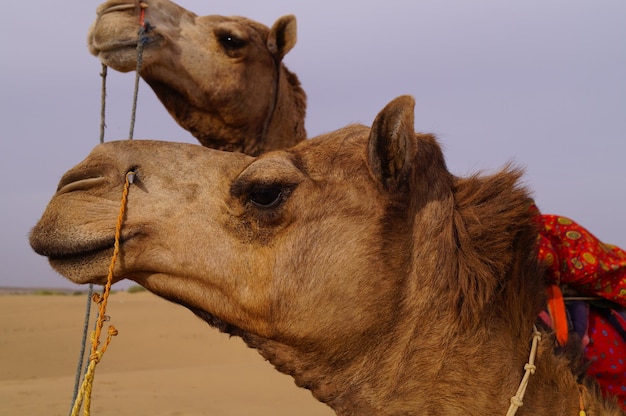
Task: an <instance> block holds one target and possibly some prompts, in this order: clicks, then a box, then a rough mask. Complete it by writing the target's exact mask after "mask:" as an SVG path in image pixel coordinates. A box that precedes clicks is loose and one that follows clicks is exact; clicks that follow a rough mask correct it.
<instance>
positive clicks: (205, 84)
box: [88, 0, 306, 155]
mask: <svg viewBox="0 0 626 416" xmlns="http://www.w3.org/2000/svg"><path fill="white" fill-rule="evenodd" d="M142 3H143V4H147V8H146V9H145V21H146V22H148V23H149V30H148V32H147V33H146V35H145V36H146V40H147V43H146V44H145V46H144V52H143V59H142V70H141V77H142V78H143V79H144V80H145V81H146V82H147V83H148V85H150V86H151V87H152V89H153V90H154V92H155V93H156V95H157V96H158V97H159V99H160V100H161V102H162V103H163V105H164V106H165V107H166V108H167V110H168V111H169V113H170V114H171V115H172V117H174V119H175V120H176V121H177V122H178V123H179V124H180V125H181V126H182V127H183V128H184V129H186V130H188V131H189V132H191V134H193V136H194V137H196V138H197V139H198V140H199V141H200V143H201V144H202V145H204V146H208V147H212V148H216V149H222V150H229V151H239V152H244V153H247V154H250V155H258V154H260V153H262V152H265V151H268V150H274V149H281V148H286V147H290V146H293V145H295V144H296V143H298V142H299V141H301V140H304V139H305V138H306V131H305V129H304V116H305V109H306V96H305V93H304V91H303V90H302V88H301V87H300V82H299V81H298V78H297V77H296V75H295V74H293V73H291V72H289V70H287V68H286V67H285V65H284V64H283V63H282V59H283V58H284V56H285V55H286V54H287V53H288V52H289V51H290V50H291V49H292V48H293V47H294V46H295V43H296V19H295V17H294V16H292V15H289V16H283V17H281V18H280V19H278V20H277V21H276V22H275V23H274V25H273V26H272V27H271V28H268V27H266V26H264V25H262V24H260V23H257V22H255V21H252V20H250V19H246V18H244V17H224V16H197V15H196V14H194V13H192V12H190V11H188V10H186V9H184V8H182V7H180V6H178V5H177V4H175V3H173V2H171V1H169V0H144V1H143V2H142ZM139 13H140V7H139V3H138V2H136V1H133V0H109V1H107V2H105V3H103V4H102V5H101V6H100V7H99V8H98V16H97V18H96V21H95V22H94V23H93V25H92V26H91V28H90V30H89V36H88V43H89V50H90V52H91V53H92V54H94V55H95V56H97V57H98V58H99V59H100V60H101V61H102V62H103V63H104V64H106V65H108V66H110V67H112V68H114V69H116V70H118V71H122V72H128V71H133V70H135V69H136V66H137V51H136V45H137V41H138V36H137V33H138V30H139V28H140V25H139Z"/></svg>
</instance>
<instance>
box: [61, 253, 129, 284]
mask: <svg viewBox="0 0 626 416" xmlns="http://www.w3.org/2000/svg"><path fill="white" fill-rule="evenodd" d="M112 255H113V249H108V250H102V251H98V252H95V253H89V254H84V255H79V256H74V257H67V258H50V259H49V262H50V266H52V268H53V269H54V270H55V271H56V272H58V273H59V274H60V275H62V276H63V277H65V278H67V279H68V280H70V281H72V282H74V283H77V284H81V285H82V284H87V283H94V284H101V285H103V284H105V283H106V282H107V273H108V271H107V268H108V267H109V264H110V262H111V256H112ZM119 280H122V279H120V278H116V279H114V281H113V283H115V282H117V281H119Z"/></svg>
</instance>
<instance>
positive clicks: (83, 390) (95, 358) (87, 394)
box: [71, 171, 135, 416]
mask: <svg viewBox="0 0 626 416" xmlns="http://www.w3.org/2000/svg"><path fill="white" fill-rule="evenodd" d="M134 175H135V172H133V171H131V172H128V173H127V174H126V180H125V182H124V190H123V191H122V201H121V202H120V211H119V214H118V216H117V224H116V226H115V244H114V246H113V256H112V257H111V263H110V265H109V273H108V276H107V283H106V285H105V286H104V290H103V292H102V296H100V295H99V294H98V293H95V294H94V295H93V297H92V300H93V301H94V302H96V303H98V304H99V305H100V309H99V311H98V319H97V321H96V329H95V330H94V331H93V332H92V334H91V355H90V356H89V367H88V368H87V373H86V374H85V378H84V379H83V383H82V385H81V387H80V391H79V392H78V397H77V398H76V401H75V402H74V407H73V408H72V413H71V415H72V416H76V415H78V412H79V411H80V408H81V406H82V403H83V399H84V401H85V407H84V415H85V416H89V412H90V406H91V391H92V387H93V379H94V376H95V371H96V365H97V364H98V363H99V362H100V360H101V359H102V356H103V355H104V352H105V351H106V349H107V347H108V346H109V343H110V342H111V339H112V337H114V336H115V335H117V329H115V327H114V326H113V325H109V328H108V331H107V338H106V341H105V343H104V345H103V346H102V349H100V350H98V346H99V345H100V335H101V333H102V327H103V326H104V322H105V321H108V316H107V315H106V308H107V302H108V299H109V294H110V293H111V285H112V283H113V269H114V268H115V262H116V260H117V257H118V255H119V251H120V236H121V233H122V224H123V222H124V214H125V212H126V203H127V201H128V190H129V188H130V184H131V183H132V182H133V179H134Z"/></svg>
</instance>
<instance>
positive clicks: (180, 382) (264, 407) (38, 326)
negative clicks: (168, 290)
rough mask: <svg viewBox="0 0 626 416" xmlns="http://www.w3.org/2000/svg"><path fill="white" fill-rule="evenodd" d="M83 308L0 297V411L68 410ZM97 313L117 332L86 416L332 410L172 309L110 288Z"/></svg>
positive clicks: (65, 299)
mask: <svg viewBox="0 0 626 416" xmlns="http://www.w3.org/2000/svg"><path fill="white" fill-rule="evenodd" d="M85 303H86V296H85V295H48V296H44V295H34V294H19V295H16V294H11V295H7V294H4V295H0V415H2V416H9V415H11V416H12V415H22V416H23V415H46V416H56V415H68V414H69V412H70V408H71V401H72V394H73V389H74V378H75V371H76V365H77V361H78V356H79V352H80V340H81V334H82V327H83V321H84V312H85ZM95 311H96V309H95V306H94V307H93V308H92V320H93V316H94V315H95ZM107 314H108V315H109V316H110V322H109V323H110V324H112V325H114V326H115V327H116V328H117V330H118V331H119V335H118V336H117V337H114V338H113V340H112V342H111V344H110V346H109V348H108V350H107V351H106V353H105V354H104V356H103V358H102V361H101V362H100V363H99V364H98V366H97V368H96V374H95V380H94V386H93V395H92V405H91V415H92V416H120V415H133V416H141V415H153V416H158V415H171V416H174V415H177V416H183V415H233V416H241V415H279V416H280V415H290V416H291V415H303V416H307V415H310V416H325V415H326V416H328V415H333V414H334V413H333V412H332V411H331V410H330V408H328V407H327V406H326V405H324V404H322V403H319V402H317V401H316V400H315V399H314V398H313V396H312V395H311V393H310V392H309V391H307V390H304V389H301V388H299V387H297V386H296V385H295V384H294V382H293V379H292V378H291V377H289V376H286V375H283V374H280V373H278V372H277V371H276V370H275V369H274V368H273V367H272V365H271V364H269V363H267V362H266V361H264V360H263V358H262V357H261V356H260V355H259V354H258V353H257V352H256V351H254V350H251V349H249V348H247V347H246V346H245V345H244V343H243V342H242V341H241V340H240V339H238V338H229V337H228V336H227V335H224V334H221V333H219V332H218V331H217V330H215V329H213V328H211V327H209V326H208V325H207V324H206V323H204V322H203V321H201V320H200V319H198V318H197V317H195V316H194V315H193V314H192V313H191V312H189V311H188V310H186V309H185V308H183V307H181V306H178V305H175V304H172V303H169V302H168V301H165V300H163V299H161V298H158V297H157V296H155V295H152V294H150V293H147V292H141V293H128V292H118V293H114V294H112V295H111V297H110V298H109V304H108V309H107ZM90 328H93V325H90ZM106 328H107V324H105V331H106ZM81 414H82V412H81Z"/></svg>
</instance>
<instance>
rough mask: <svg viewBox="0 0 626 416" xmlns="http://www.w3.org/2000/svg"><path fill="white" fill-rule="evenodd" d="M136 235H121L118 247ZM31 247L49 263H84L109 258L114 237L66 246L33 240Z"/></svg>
mask: <svg viewBox="0 0 626 416" xmlns="http://www.w3.org/2000/svg"><path fill="white" fill-rule="evenodd" d="M138 234H139V232H137V231H128V232H126V233H123V235H122V236H120V240H119V245H120V247H122V246H123V245H124V244H125V243H127V242H128V241H130V240H131V239H133V238H135V237H136V236H137V235H138ZM31 245H32V247H33V249H34V250H35V252H36V253H37V254H40V255H42V256H45V257H48V259H49V260H50V261H51V262H52V261H53V262H55V263H63V262H75V261H77V260H81V261H84V260H86V259H88V258H94V257H100V256H103V255H105V254H106V255H108V256H111V255H112V252H113V249H114V248H115V237H113V236H112V237H110V238H103V239H99V240H91V241H85V242H77V241H71V242H67V243H66V244H46V243H45V242H44V243H43V244H37V241H36V240H35V241H31Z"/></svg>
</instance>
